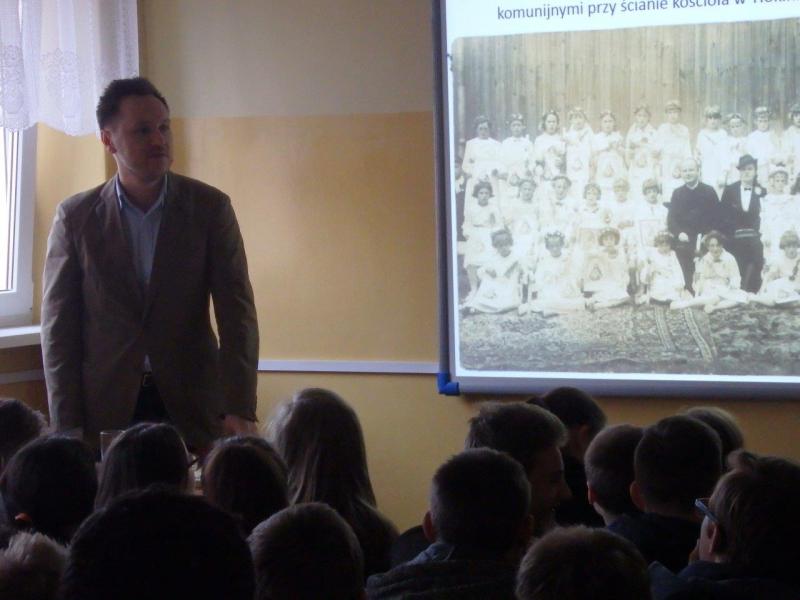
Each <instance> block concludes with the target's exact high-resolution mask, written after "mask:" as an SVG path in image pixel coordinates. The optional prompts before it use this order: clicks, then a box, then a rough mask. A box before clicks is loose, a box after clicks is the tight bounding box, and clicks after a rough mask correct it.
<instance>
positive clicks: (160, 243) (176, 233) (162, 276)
mask: <svg viewBox="0 0 800 600" xmlns="http://www.w3.org/2000/svg"><path fill="white" fill-rule="evenodd" d="M179 185H180V183H179V182H178V180H177V177H175V176H174V175H173V174H172V173H170V174H169V176H168V179H167V194H166V197H165V198H164V213H163V215H162V217H161V226H160V227H159V229H158V239H157V240H156V252H155V256H154V257H153V270H152V272H151V273H150V283H149V285H148V286H147V292H146V294H145V298H144V317H145V318H146V317H147V315H148V313H149V312H150V309H151V308H152V306H153V301H154V300H155V298H156V296H157V295H158V291H159V288H160V287H161V286H162V285H164V284H165V282H167V284H168V282H169V278H170V272H171V271H172V269H176V268H180V267H179V264H180V260H179V259H178V257H179V256H180V248H181V247H182V237H183V235H184V232H185V231H186V223H187V220H188V218H189V215H190V213H191V203H190V202H188V201H187V199H186V198H183V197H182V196H181V194H180V190H179V189H178V188H179Z"/></svg>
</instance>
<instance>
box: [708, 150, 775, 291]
mask: <svg viewBox="0 0 800 600" xmlns="http://www.w3.org/2000/svg"><path fill="white" fill-rule="evenodd" d="M737 168H738V169H739V177H740V179H739V181H737V182H736V183H732V184H730V185H726V186H725V189H724V190H723V191H722V200H721V202H720V218H719V221H720V222H719V230H720V231H721V232H722V233H723V234H725V236H726V237H727V242H726V244H725V245H726V247H727V249H728V251H729V252H730V253H731V254H733V256H734V258H735V259H736V263H737V264H738V265H739V273H740V274H741V276H742V289H743V290H746V291H748V292H752V293H756V292H758V290H759V288H760V287H761V269H762V268H763V267H764V245H763V244H762V243H761V233H760V231H759V228H760V226H761V199H762V198H763V197H764V196H766V195H767V190H766V189H764V188H763V187H761V186H760V185H759V184H758V179H757V176H758V161H757V160H756V159H755V158H753V157H752V156H750V155H749V154H745V155H744V156H742V157H741V158H740V159H739V164H738V165H737Z"/></svg>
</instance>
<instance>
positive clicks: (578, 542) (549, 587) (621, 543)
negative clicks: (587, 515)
mask: <svg viewBox="0 0 800 600" xmlns="http://www.w3.org/2000/svg"><path fill="white" fill-rule="evenodd" d="M650 597H651V595H650V578H649V576H648V573H647V563H646V562H645V561H644V559H643V558H642V555H641V554H639V551H638V550H637V549H636V547H635V546H634V545H633V544H632V543H631V542H629V541H628V540H626V539H624V538H622V537H620V536H617V535H615V534H613V533H611V532H610V531H607V530H605V529H589V528H587V527H584V526H578V527H569V528H565V529H556V530H554V531H552V532H551V533H548V534H547V535H545V536H544V537H543V538H542V539H541V540H539V541H538V542H536V543H535V544H534V545H533V546H531V548H530V549H529V550H528V552H527V554H526V555H525V557H524V558H523V559H522V564H521V565H520V568H519V574H518V576H517V598H519V599H520V600H649V598H650Z"/></svg>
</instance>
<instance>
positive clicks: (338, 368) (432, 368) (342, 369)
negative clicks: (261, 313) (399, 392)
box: [258, 359, 439, 375]
mask: <svg viewBox="0 0 800 600" xmlns="http://www.w3.org/2000/svg"><path fill="white" fill-rule="evenodd" d="M258 370H259V371H260V372H273V373H374V374H384V375H435V374H437V373H438V372H439V365H438V364H436V363H432V362H403V361H382V360H381V361H376V360H263V359H262V360H259V361H258Z"/></svg>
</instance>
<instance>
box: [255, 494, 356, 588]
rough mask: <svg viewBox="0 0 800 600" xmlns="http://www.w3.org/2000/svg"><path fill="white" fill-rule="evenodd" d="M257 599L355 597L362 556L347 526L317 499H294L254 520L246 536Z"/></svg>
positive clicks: (333, 511) (354, 537)
mask: <svg viewBox="0 0 800 600" xmlns="http://www.w3.org/2000/svg"><path fill="white" fill-rule="evenodd" d="M249 542H250V548H251V550H252V553H253V560H254V562H255V572H256V596H255V597H256V600H316V599H318V598H326V599H327V600H358V599H359V598H361V596H362V593H363V591H364V559H363V555H362V553H361V547H360V546H359V543H358V540H357V539H356V536H355V534H354V533H353V531H352V529H350V526H349V525H348V524H347V523H346V522H345V521H344V519H342V517H340V516H339V515H338V514H337V513H336V511H335V510H333V509H332V508H330V507H329V506H327V505H326V504H322V503H320V502H309V503H306V504H296V505H294V506H292V507H290V508H286V509H284V510H282V511H280V512H278V513H275V514H274V515H272V516H271V517H270V518H269V519H267V520H266V521H264V522H263V523H261V524H260V525H258V526H257V527H256V528H255V529H254V530H253V533H252V534H251V535H250V538H249Z"/></svg>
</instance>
